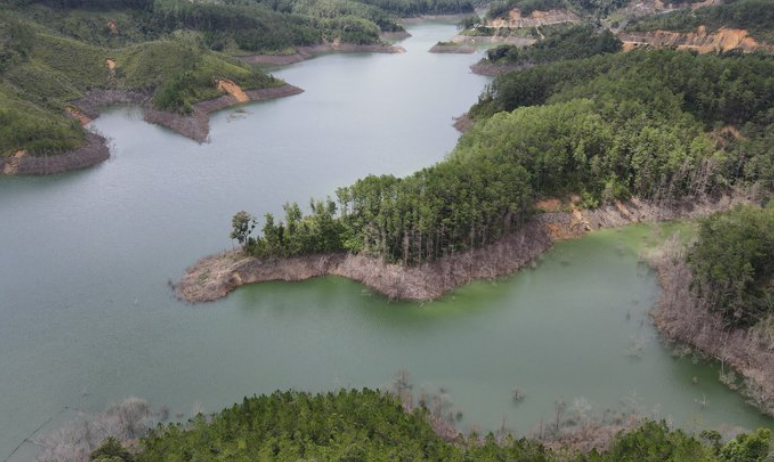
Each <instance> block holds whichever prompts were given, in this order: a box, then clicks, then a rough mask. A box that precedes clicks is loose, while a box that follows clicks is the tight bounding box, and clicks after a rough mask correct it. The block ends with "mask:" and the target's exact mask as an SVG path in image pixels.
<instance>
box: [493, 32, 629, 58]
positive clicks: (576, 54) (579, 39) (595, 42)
mask: <svg viewBox="0 0 774 462" xmlns="http://www.w3.org/2000/svg"><path fill="white" fill-rule="evenodd" d="M622 45H623V44H622V43H621V41H620V40H618V38H617V37H616V36H615V35H614V34H613V33H612V32H610V31H609V30H604V31H602V32H601V33H598V32H597V31H596V30H595V29H594V27H593V26H590V25H584V26H572V27H570V28H567V29H560V30H558V31H557V32H555V33H552V34H549V35H548V36H547V37H546V38H545V39H544V40H541V41H539V42H537V43H535V44H533V45H530V46H528V47H519V46H516V45H499V46H497V47H495V48H491V49H489V50H487V52H486V60H487V61H488V62H490V63H491V64H496V65H502V66H517V67H527V66H533V65H537V64H547V63H552V62H555V61H562V60H567V59H579V58H588V57H591V56H596V55H599V54H605V53H616V52H618V51H620V50H621V47H622Z"/></svg>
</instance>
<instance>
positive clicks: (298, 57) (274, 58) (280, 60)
mask: <svg viewBox="0 0 774 462" xmlns="http://www.w3.org/2000/svg"><path fill="white" fill-rule="evenodd" d="M390 34H391V35H389V36H387V37H389V38H394V39H398V38H406V37H410V36H411V34H408V32H406V33H405V34H404V33H399V32H396V33H390ZM405 51H406V50H405V49H404V48H403V47H400V46H397V45H393V44H389V43H378V44H373V45H356V44H354V43H339V44H333V43H331V44H325V45H313V46H306V47H297V48H296V52H295V53H294V54H291V55H266V54H259V55H250V56H240V57H238V59H239V60H240V61H242V62H243V63H245V64H249V65H251V66H254V65H266V66H287V65H289V64H295V63H299V62H301V61H306V60H307V59H311V58H314V57H315V56H316V55H320V54H324V53H333V52H337V53H388V54H392V53H405Z"/></svg>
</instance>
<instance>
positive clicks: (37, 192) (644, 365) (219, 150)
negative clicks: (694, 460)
mask: <svg viewBox="0 0 774 462" xmlns="http://www.w3.org/2000/svg"><path fill="white" fill-rule="evenodd" d="M409 31H410V32H411V33H412V35H413V37H412V38H410V39H407V40H405V41H403V42H401V43H400V45H401V46H403V47H404V48H406V50H407V52H406V53H404V54H395V55H382V54H330V55H326V56H321V57H317V58H315V59H312V60H309V61H305V62H302V63H298V64H296V65H293V66H291V67H288V68H282V69H279V70H275V74H276V75H277V76H278V77H280V78H282V79H284V80H285V81H287V82H289V83H291V84H293V85H296V86H299V87H301V88H303V89H304V90H305V92H304V93H303V94H300V95H297V96H293V97H290V98H286V99H282V100H275V101H267V102H261V103H256V104H250V105H247V106H244V107H241V108H238V109H235V110H229V111H224V112H221V113H218V114H215V115H213V117H212V120H211V128H212V129H211V133H210V136H211V143H209V144H204V145H199V144H197V143H195V142H192V141H190V140H188V139H185V138H183V137H181V136H179V135H176V134H173V133H171V132H169V131H167V130H164V129H162V128H160V127H157V126H153V125H149V124H146V123H144V122H143V121H142V117H141V114H139V113H138V112H137V110H135V109H132V108H114V109H111V110H109V111H107V112H106V113H105V114H104V115H103V116H102V117H101V118H100V119H98V120H97V121H96V122H95V123H94V128H95V129H96V130H98V131H100V132H101V133H103V134H105V135H106V136H108V137H110V138H111V139H112V141H113V144H114V153H115V154H114V156H113V157H112V158H111V160H109V161H107V162H106V163H104V164H102V165H99V166H97V167H95V168H92V169H88V170H84V171H80V172H74V173H69V174H65V175H61V176H56V177H11V178H0V217H2V220H0V235H2V236H3V243H2V245H0V294H1V295H2V298H1V299H0V371H1V374H2V375H0V391H2V393H0V456H1V457H3V458H4V457H5V456H6V455H7V454H8V453H10V452H11V451H12V450H13V448H14V447H15V446H16V445H17V444H18V443H20V442H21V441H22V440H23V439H24V438H25V437H27V436H28V435H29V434H30V433H31V432H32V431H33V430H34V429H35V428H37V427H38V426H39V425H41V424H43V423H46V422H47V421H48V419H50V418H52V417H53V420H51V422H50V423H48V424H47V425H45V426H44V428H43V430H42V431H43V432H45V431H51V430H53V429H55V428H56V426H57V425H58V424H59V423H61V422H63V421H66V420H68V419H71V418H73V417H74V416H75V411H73V410H65V408H66V407H67V408H74V409H83V410H91V411H94V410H99V409H102V408H103V407H104V406H105V405H106V404H108V403H110V402H112V401H118V400H121V399H123V398H125V397H127V396H132V395H134V396H139V397H143V398H146V399H148V400H150V401H151V402H152V404H153V405H154V406H156V407H160V406H163V405H166V406H169V408H170V409H171V411H172V414H173V415H174V414H176V413H178V412H180V413H183V414H185V416H186V417H187V416H188V415H190V412H191V410H192V408H193V407H194V406H195V405H196V404H197V403H200V404H201V406H202V407H203V409H204V410H205V411H207V412H214V411H217V410H219V409H221V408H222V407H224V406H227V405H229V404H231V403H233V402H235V401H239V400H240V399H241V398H242V396H245V395H252V394H255V393H269V392H271V391H273V390H275V389H285V388H294V389H299V390H309V391H324V390H330V389H334V388H338V387H341V386H344V387H358V388H359V387H364V386H369V387H379V386H381V385H382V384H385V383H387V382H389V381H390V379H391V377H392V376H393V374H394V373H395V372H397V371H398V370H399V369H406V370H407V371H408V372H409V373H410V374H411V375H412V377H413V379H414V383H415V387H416V388H417V389H418V388H420V387H423V386H424V387H426V388H428V389H431V390H432V389H433V388H437V387H440V386H443V387H446V388H447V389H448V392H449V394H450V396H451V399H452V400H453V402H454V406H455V407H457V408H459V409H460V410H462V412H463V413H464V424H466V425H472V424H478V425H481V426H483V427H484V428H494V427H496V426H497V425H499V423H500V421H501V420H502V418H503V416H505V417H506V418H507V423H508V425H509V426H510V427H512V428H514V429H515V430H517V431H519V432H524V431H528V430H530V429H531V428H533V427H534V426H535V425H537V424H538V422H539V421H540V419H542V418H544V419H550V418H551V414H552V405H553V402H554V400H555V399H557V398H558V397H559V396H563V397H564V398H565V400H566V401H567V402H568V404H569V405H572V403H573V401H574V400H575V399H579V398H581V397H583V398H585V399H587V400H588V401H589V402H591V403H592V404H593V405H594V406H595V408H596V409H604V408H610V407H616V406H618V405H619V403H620V401H621V400H622V399H624V400H626V399H627V398H633V401H634V402H637V403H639V404H638V405H639V406H641V407H642V408H643V410H644V411H646V412H650V411H652V410H653V409H655V408H658V407H660V409H661V411H660V414H659V415H660V416H663V417H668V416H672V417H673V418H674V421H675V422H676V423H677V424H679V425H681V426H684V427H687V428H703V427H704V426H718V425H721V424H723V423H726V424H730V425H735V426H745V427H748V428H751V427H757V426H761V425H764V426H769V427H771V426H772V423H771V421H770V420H763V419H762V418H760V417H759V416H758V414H757V412H756V411H755V410H754V409H752V408H750V407H748V406H746V405H745V404H744V402H743V400H742V399H741V398H739V397H738V396H737V395H736V394H734V393H733V392H731V391H729V390H727V389H725V388H724V387H723V386H722V385H720V384H719V383H718V382H717V380H716V377H717V371H716V370H715V369H714V367H713V366H711V365H710V366H705V365H694V364H692V363H691V361H690V360H687V359H684V360H676V359H673V358H672V357H671V356H670V354H669V353H670V352H669V350H667V349H665V348H664V347H663V346H662V345H661V344H660V343H659V342H658V340H657V338H656V333H655V331H654V330H653V328H652V327H651V326H650V324H649V323H648V321H647V315H646V314H647V310H648V309H649V307H650V306H651V304H652V303H653V302H654V301H655V299H656V297H657V296H658V287H657V285H656V281H655V278H654V276H653V275H652V274H651V273H650V271H649V270H648V269H647V268H645V267H643V266H641V265H639V264H638V263H637V257H636V250H635V249H637V246H635V245H634V244H633V243H636V242H640V241H642V238H643V236H646V237H647V236H649V233H650V232H651V231H649V230H647V229H645V228H628V229H627V230H626V231H624V232H622V233H618V232H616V231H604V232H600V233H594V234H591V235H589V236H587V237H586V238H584V239H582V240H578V241H569V242H564V243H560V244H558V245H557V246H556V247H555V248H553V249H552V250H551V251H550V252H549V253H548V254H546V255H545V257H544V259H543V261H542V262H541V263H540V264H539V265H538V267H537V268H535V269H534V270H526V271H523V272H521V273H519V274H517V275H514V276H513V277H511V278H507V279H505V280H502V281H499V282H497V283H496V284H492V283H490V282H480V283H475V284H471V285H469V286H465V287H462V288H460V289H458V290H456V291H455V292H453V293H452V294H451V295H449V296H447V297H445V298H443V299H441V300H439V301H436V302H433V303H429V304H425V305H419V304H410V303H389V302H387V301H386V300H385V299H383V298H381V297H379V296H376V295H374V294H372V293H371V292H369V291H367V290H364V288H363V287H362V286H360V285H358V284H354V283H351V282H349V281H345V280H342V279H337V278H324V279H318V280H312V281H308V282H304V283H299V284H282V283H272V284H266V285H260V286H251V287H245V288H242V289H240V290H238V291H236V292H235V293H234V294H232V295H231V296H230V297H228V298H226V299H224V300H222V301H219V302H217V303H213V304H206V305H195V306H191V305H186V304H183V303H181V302H179V301H177V300H176V299H174V297H173V294H172V291H171V290H170V289H169V287H168V286H167V281H168V280H169V279H174V278H177V277H178V276H179V275H180V274H181V273H182V271H183V269H184V268H185V267H186V266H187V265H189V264H191V263H193V261H195V259H196V258H198V257H199V256H201V255H207V254H211V253H214V252H217V251H220V250H223V249H224V248H228V247H229V243H228V237H227V236H228V233H229V228H230V218H231V216H232V215H233V213H234V212H236V211H238V210H242V209H244V210H248V211H251V212H253V213H265V212H274V213H278V212H279V211H280V210H281V205H282V203H283V202H285V201H298V202H299V203H300V204H302V205H303V204H305V203H306V202H307V201H308V199H309V197H311V196H314V197H324V196H325V195H326V194H332V193H333V191H334V190H335V188H336V187H339V186H343V185H346V184H349V183H351V182H352V181H354V180H356V179H357V178H360V177H362V176H364V175H367V174H371V173H373V174H382V173H393V174H396V175H405V174H408V173H410V172H412V171H414V170H417V169H419V168H422V167H424V166H427V165H429V164H432V163H433V162H436V161H438V160H440V159H442V158H443V156H444V154H445V153H447V152H449V151H450V150H451V149H452V147H453V146H454V144H455V142H456V139H457V136H458V134H457V133H456V131H455V130H454V129H453V127H452V126H451V123H452V117H453V116H457V115H459V114H461V113H463V112H464V111H465V110H466V109H467V108H468V107H469V106H470V105H471V104H472V103H473V102H474V101H475V100H476V98H477V97H478V95H479V93H480V92H481V90H482V89H483V87H484V85H485V84H486V83H487V82H488V81H489V80H488V79H487V78H484V77H480V76H476V75H473V74H471V73H470V72H469V70H468V66H469V65H470V64H473V63H474V62H476V61H477V60H478V59H479V58H480V55H478V54H473V55H453V54H444V55H438V54H431V53H428V52H427V50H429V49H430V47H432V46H433V45H434V44H435V43H436V42H438V41H439V40H446V39H448V38H449V37H451V36H452V35H453V34H454V32H455V28H454V26H453V25H448V24H442V23H423V24H419V25H416V26H412V27H410V28H409ZM627 314H628V316H627ZM632 338H635V339H642V343H643V345H644V347H643V352H642V358H640V359H633V358H630V357H628V356H627V355H626V351H627V349H628V347H629V344H630V341H631V339H632ZM693 377H697V378H698V379H699V384H698V385H693V384H692V383H691V379H692V378H693ZM514 386H519V387H520V388H522V389H523V390H524V392H525V394H526V398H525V400H524V402H523V403H521V404H519V405H518V406H516V405H514V404H513V403H512V401H511V397H510V390H511V388H513V387H514ZM704 397H705V398H706V400H707V402H708V403H709V405H708V406H707V407H706V408H705V409H701V408H700V406H698V405H697V404H696V402H695V400H697V399H703V398H704ZM630 400H631V399H630ZM33 449H34V448H33V447H32V446H31V445H26V446H25V447H24V450H23V451H20V452H18V453H17V454H16V456H15V457H14V458H13V459H12V460H27V459H28V457H29V455H30V453H31V451H32V450H33Z"/></svg>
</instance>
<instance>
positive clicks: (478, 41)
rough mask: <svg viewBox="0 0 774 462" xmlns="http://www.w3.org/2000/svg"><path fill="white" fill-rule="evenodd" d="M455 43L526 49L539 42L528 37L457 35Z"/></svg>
mask: <svg viewBox="0 0 774 462" xmlns="http://www.w3.org/2000/svg"><path fill="white" fill-rule="evenodd" d="M451 41H452V42H454V43H459V44H466V45H487V44H490V45H491V44H509V45H516V46H520V47H526V46H529V45H532V44H533V43H535V42H537V40H535V39H533V38H528V37H516V36H512V35H497V34H495V35H463V34H460V35H455V36H454V37H453V38H452V40H451Z"/></svg>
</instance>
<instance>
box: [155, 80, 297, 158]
mask: <svg viewBox="0 0 774 462" xmlns="http://www.w3.org/2000/svg"><path fill="white" fill-rule="evenodd" d="M303 92H304V90H302V89H300V88H298V87H295V86H293V85H290V84H289V83H286V84H283V85H281V86H279V87H272V88H262V89H259V90H245V91H244V94H245V95H246V96H247V100H245V101H240V100H239V99H238V98H237V97H235V96H233V95H231V94H225V95H222V96H219V97H217V98H213V99H208V100H205V101H199V102H198V103H195V104H194V105H193V107H194V109H193V112H192V113H191V114H187V115H183V114H178V113H174V112H167V111H159V110H157V109H153V108H151V107H150V106H148V105H147V104H146V105H144V106H143V109H144V116H143V119H144V120H145V121H146V122H149V123H152V124H156V125H161V126H162V127H166V128H168V129H170V130H172V131H174V132H176V133H179V134H181V135H183V136H185V137H187V138H190V139H192V140H194V141H197V142H199V143H203V142H205V141H207V140H208V139H209V136H210V115H211V114H213V113H215V112H218V111H221V110H223V109H227V108H230V107H235V106H239V105H240V104H247V103H252V102H256V101H265V100H270V99H277V98H285V97H287V96H293V95H297V94H299V93H303Z"/></svg>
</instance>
